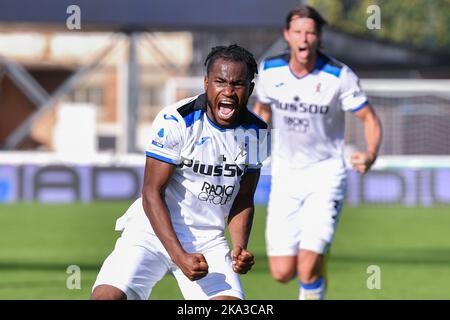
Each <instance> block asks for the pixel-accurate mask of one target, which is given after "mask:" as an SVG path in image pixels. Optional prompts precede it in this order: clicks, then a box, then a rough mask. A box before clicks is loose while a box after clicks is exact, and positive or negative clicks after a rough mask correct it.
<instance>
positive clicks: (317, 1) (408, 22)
mask: <svg viewBox="0 0 450 320" xmlns="http://www.w3.org/2000/svg"><path fill="white" fill-rule="evenodd" d="M306 2H307V4H309V5H311V6H313V7H315V8H317V9H318V10H319V11H320V12H321V13H322V14H323V16H324V17H325V18H326V19H327V20H328V22H329V24H330V25H331V26H333V27H337V28H339V29H341V30H343V31H346V32H349V33H354V34H361V35H370V36H373V37H376V38H377V39H383V40H388V41H393V42H397V43H403V44H408V45H413V46H414V47H417V48H426V49H430V50H439V51H450V0H409V1H404V0H342V1H336V0H308V1H306ZM370 5H378V6H379V7H380V9H381V28H380V29H374V30H370V29H368V28H367V27H366V21H367V18H368V17H369V15H370V13H367V8H368V6H370Z"/></svg>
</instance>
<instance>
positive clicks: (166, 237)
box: [142, 157, 208, 281]
mask: <svg viewBox="0 0 450 320" xmlns="http://www.w3.org/2000/svg"><path fill="white" fill-rule="evenodd" d="M174 171H175V166H174V165H172V164H169V163H166V162H163V161H159V160H156V159H153V158H151V157H147V162H146V164H145V173H144V187H143V190H142V202H143V206H144V210H145V214H146V215H147V217H148V219H149V220H150V223H151V225H152V227H153V230H154V231H155V234H156V236H157V237H158V238H159V240H160V241H161V243H162V244H163V246H164V248H165V249H166V250H167V252H168V253H169V255H170V258H171V259H172V261H173V262H174V263H175V264H176V265H177V266H178V267H179V268H180V269H181V271H183V273H184V274H185V275H186V277H188V278H189V279H190V280H191V281H195V280H198V279H201V278H203V277H204V276H206V274H207V273H208V264H207V262H206V260H205V257H204V256H203V255H202V254H201V253H187V252H186V251H185V250H184V249H183V247H182V246H181V243H180V241H179V240H178V237H177V235H176V233H175V230H174V228H173V225H172V221H171V219H170V214H169V210H168V208H167V205H166V203H165V201H164V189H165V187H166V186H167V184H168V182H169V181H170V179H171V177H172V174H173V172H174Z"/></svg>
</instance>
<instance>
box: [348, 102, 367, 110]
mask: <svg viewBox="0 0 450 320" xmlns="http://www.w3.org/2000/svg"><path fill="white" fill-rule="evenodd" d="M368 103H369V101H367V100H366V101H364V102H363V103H361V104H360V105H359V106H357V107H356V108H355V109H353V110H352V112H356V111H358V110H361V109H362V108H364V107H365V106H366V105H367V104H368Z"/></svg>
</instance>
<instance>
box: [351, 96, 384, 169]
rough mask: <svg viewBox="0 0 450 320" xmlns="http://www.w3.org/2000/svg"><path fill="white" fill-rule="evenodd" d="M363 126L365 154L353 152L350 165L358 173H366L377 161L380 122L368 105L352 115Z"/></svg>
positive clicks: (380, 134) (380, 132) (380, 133)
mask: <svg viewBox="0 0 450 320" xmlns="http://www.w3.org/2000/svg"><path fill="white" fill-rule="evenodd" d="M354 114H355V115H356V117H358V119H359V120H360V121H361V122H362V123H363V125H364V135H365V138H366V145H367V149H366V151H365V152H354V153H353V154H352V155H351V159H350V161H351V164H352V166H353V168H354V169H355V170H356V171H358V172H359V173H366V172H367V171H368V170H369V169H370V168H371V167H372V165H373V163H374V162H375V160H376V159H377V155H378V149H379V147H380V144H381V136H382V130H381V122H380V119H379V118H378V116H377V115H376V113H375V110H374V109H373V108H372V106H371V105H370V104H367V105H366V106H365V107H364V108H362V109H360V110H358V111H356V112H355V113H354Z"/></svg>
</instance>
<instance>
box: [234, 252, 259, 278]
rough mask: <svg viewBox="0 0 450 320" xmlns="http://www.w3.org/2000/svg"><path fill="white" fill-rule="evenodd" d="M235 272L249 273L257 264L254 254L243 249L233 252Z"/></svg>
mask: <svg viewBox="0 0 450 320" xmlns="http://www.w3.org/2000/svg"><path fill="white" fill-rule="evenodd" d="M231 259H232V262H231V263H232V266H233V271H234V272H236V273H240V274H245V273H247V272H248V271H249V270H250V269H251V268H252V266H253V265H254V264H255V260H254V257H253V254H252V253H251V252H250V251H247V250H245V249H243V248H241V247H234V248H233V250H231Z"/></svg>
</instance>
